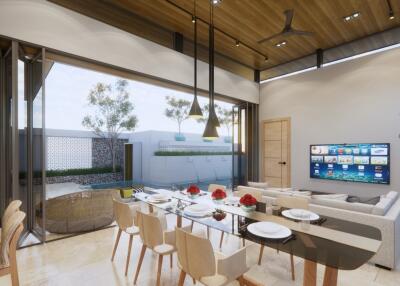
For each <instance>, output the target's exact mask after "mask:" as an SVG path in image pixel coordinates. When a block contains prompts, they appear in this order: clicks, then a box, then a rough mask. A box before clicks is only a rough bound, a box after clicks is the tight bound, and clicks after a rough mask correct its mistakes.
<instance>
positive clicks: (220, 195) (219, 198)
mask: <svg viewBox="0 0 400 286" xmlns="http://www.w3.org/2000/svg"><path fill="white" fill-rule="evenodd" d="M211 197H212V199H213V200H214V202H215V203H217V204H221V203H222V202H223V201H224V199H225V198H226V193H225V191H224V190H222V189H216V190H215V191H214V192H212V194H211Z"/></svg>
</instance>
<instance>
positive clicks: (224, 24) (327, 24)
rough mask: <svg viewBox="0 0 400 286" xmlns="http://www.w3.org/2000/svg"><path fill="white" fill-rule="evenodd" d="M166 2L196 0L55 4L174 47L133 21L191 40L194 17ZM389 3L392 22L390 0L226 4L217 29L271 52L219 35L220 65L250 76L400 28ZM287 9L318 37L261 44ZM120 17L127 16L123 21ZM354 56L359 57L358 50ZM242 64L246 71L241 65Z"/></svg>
mask: <svg viewBox="0 0 400 286" xmlns="http://www.w3.org/2000/svg"><path fill="white" fill-rule="evenodd" d="M168 1H170V2H172V3H174V4H176V5H178V6H180V7H182V8H184V9H185V10H188V11H193V1H192V0H79V1H78V0H73V1H71V0H51V2H55V3H58V4H61V5H63V6H65V7H67V8H71V9H73V10H75V11H78V12H81V13H83V14H86V15H88V16H91V17H94V18H96V19H99V20H101V21H103V22H106V23H109V24H111V25H115V26H117V27H119V28H122V29H125V30H128V31H130V32H133V33H135V34H138V35H140V36H142V37H144V38H148V39H150V40H154V41H157V42H158V43H161V44H164V45H166V46H170V42H168V39H166V38H167V36H166V35H165V34H164V35H163V37H161V38H162V39H161V40H157V39H156V38H157V31H156V30H157V29H156V28H154V27H153V28H152V29H147V28H146V29H143V27H142V29H141V28H140V27H139V26H138V25H143V23H139V22H140V21H138V20H135V19H133V18H137V17H135V15H136V16H139V17H140V18H143V19H145V20H146V21H148V22H151V23H154V24H155V25H156V26H157V27H162V28H164V29H165V30H166V31H175V32H179V33H182V34H183V35H184V36H185V38H187V39H192V38H193V25H192V23H191V16H190V15H187V14H186V13H184V12H182V11H181V10H179V9H177V8H176V7H174V5H171V4H170V3H168ZM391 3H392V7H393V10H394V13H395V15H396V16H397V17H396V18H395V19H394V20H389V18H388V7H387V3H386V0H223V1H222V2H221V3H220V4H218V5H217V6H215V9H214V24H215V26H216V27H218V28H219V29H221V30H223V31H225V32H226V33H228V34H230V35H232V36H234V37H235V38H237V39H238V40H239V41H241V42H243V43H246V44H247V45H249V46H251V47H253V48H254V49H256V50H258V51H259V52H260V53H262V54H267V55H268V57H269V60H268V61H267V62H265V60H264V57H263V56H262V55H260V54H258V53H256V52H254V51H252V50H251V49H248V48H246V47H244V46H243V45H241V46H239V47H236V46H235V41H234V40H232V39H231V38H229V37H227V36H225V35H223V34H221V33H219V32H216V33H215V36H216V38H215V48H216V51H217V52H218V53H219V54H223V55H225V56H226V57H227V58H225V59H223V58H221V59H220V60H217V63H216V64H217V65H218V66H221V67H225V68H228V70H231V71H233V72H235V73H238V74H241V75H244V76H246V77H249V76H250V74H249V68H252V69H259V70H265V69H268V68H270V67H273V66H277V65H280V64H283V63H286V62H289V61H292V60H294V59H297V58H301V57H303V56H306V55H309V54H312V53H314V52H315V50H316V49H318V48H321V49H328V48H332V47H334V46H338V45H341V44H343V43H346V42H350V41H353V40H355V39H359V38H363V37H365V36H368V35H371V34H375V33H378V32H382V31H385V30H387V29H390V28H393V27H397V26H400V1H399V0H391ZM287 9H294V18H293V27H294V28H296V29H301V30H307V31H312V32H314V35H313V36H311V37H304V36H303V37H302V36H291V37H287V38H276V39H274V40H271V41H269V42H265V43H263V44H259V43H258V41H259V40H260V39H262V38H265V37H268V36H270V35H272V34H275V33H277V32H279V31H280V30H281V29H282V27H283V24H284V21H285V18H284V15H283V12H284V11H285V10H287ZM355 11H358V12H360V13H361V16H360V17H359V18H358V19H357V20H354V21H350V22H345V21H343V17H345V16H347V15H350V14H352V13H353V12H355ZM121 14H123V15H125V16H124V17H123V18H121V17H120V15H121ZM197 15H198V16H199V17H200V18H202V19H204V20H207V21H208V19H209V0H197ZM118 17H119V19H117V18H118ZM135 25H136V27H135ZM148 30H149V31H148ZM164 33H165V31H164ZM284 39H285V40H286V41H287V42H288V44H287V45H286V46H285V47H283V48H277V47H276V46H275V44H276V43H277V42H279V41H281V40H284ZM198 40H199V43H200V44H201V45H202V46H204V47H207V45H208V26H207V25H206V24H204V23H201V22H199V28H198ZM167 42H168V43H167ZM351 48H352V47H351V45H349V46H348V47H347V49H351ZM352 52H353V53H357V51H352ZM229 59H234V61H236V62H237V63H233V62H230V63H228V62H229V61H230V60H229ZM224 61H225V63H224ZM238 63H240V65H241V66H242V67H239V66H238Z"/></svg>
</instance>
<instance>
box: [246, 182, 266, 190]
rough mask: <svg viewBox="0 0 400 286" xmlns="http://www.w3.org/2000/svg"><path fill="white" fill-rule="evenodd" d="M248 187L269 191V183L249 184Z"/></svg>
mask: <svg viewBox="0 0 400 286" xmlns="http://www.w3.org/2000/svg"><path fill="white" fill-rule="evenodd" d="M247 185H248V186H249V187H253V188H260V189H267V188H268V182H248V183H247Z"/></svg>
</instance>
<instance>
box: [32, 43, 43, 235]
mask: <svg viewBox="0 0 400 286" xmlns="http://www.w3.org/2000/svg"><path fill="white" fill-rule="evenodd" d="M44 63H45V61H44V49H43V50H42V51H41V52H40V53H39V54H38V55H36V56H35V57H34V58H33V59H32V60H30V61H29V63H28V66H29V89H30V112H29V113H30V120H29V121H30V123H31V124H30V126H31V128H30V134H31V136H30V137H31V138H30V142H31V146H30V148H29V149H30V159H31V160H30V174H31V181H32V183H31V187H32V189H31V194H32V196H31V218H32V219H31V221H32V232H33V233H34V234H35V235H36V236H37V238H38V239H39V240H40V241H41V242H44V241H45V231H44V229H45V226H44V222H45V220H44V201H45V197H44V194H45V189H44V188H45V184H44V181H45V164H44V152H43V151H44V141H45V140H44V90H45V87H44V77H43V70H44Z"/></svg>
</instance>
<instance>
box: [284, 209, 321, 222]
mask: <svg viewBox="0 0 400 286" xmlns="http://www.w3.org/2000/svg"><path fill="white" fill-rule="evenodd" d="M282 215H283V216H284V217H287V218H290V219H294V220H302V221H314V220H318V219H319V215H317V214H316V213H313V212H310V211H308V210H302V209H291V210H284V211H283V212H282Z"/></svg>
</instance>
